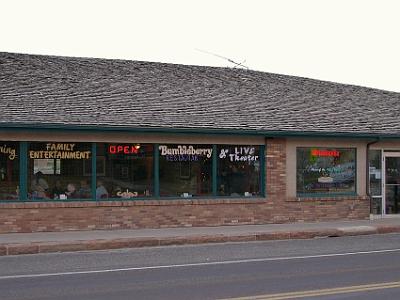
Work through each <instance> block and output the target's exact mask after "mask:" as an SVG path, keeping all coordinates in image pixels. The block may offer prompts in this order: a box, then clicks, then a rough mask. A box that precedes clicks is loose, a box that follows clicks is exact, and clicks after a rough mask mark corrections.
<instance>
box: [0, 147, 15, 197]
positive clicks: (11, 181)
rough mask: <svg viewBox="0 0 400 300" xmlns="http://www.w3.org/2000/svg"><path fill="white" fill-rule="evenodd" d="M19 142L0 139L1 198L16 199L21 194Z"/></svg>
mask: <svg viewBox="0 0 400 300" xmlns="http://www.w3.org/2000/svg"><path fill="white" fill-rule="evenodd" d="M18 152H19V143H17V142H3V141H0V200H16V199H18V196H19V195H18V194H19V157H18Z"/></svg>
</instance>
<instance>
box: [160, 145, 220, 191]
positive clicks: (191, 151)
mask: <svg viewBox="0 0 400 300" xmlns="http://www.w3.org/2000/svg"><path fill="white" fill-rule="evenodd" d="M159 151H160V195H161V196H179V197H192V196H200V195H201V196H204V195H212V179H211V178H212V177H211V170H212V151H213V147H212V146H211V145H160V146H159Z"/></svg>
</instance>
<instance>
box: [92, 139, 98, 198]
mask: <svg viewBox="0 0 400 300" xmlns="http://www.w3.org/2000/svg"><path fill="white" fill-rule="evenodd" d="M91 163H92V184H91V187H92V199H91V200H94V201H95V200H97V199H96V189H97V143H92V162H91Z"/></svg>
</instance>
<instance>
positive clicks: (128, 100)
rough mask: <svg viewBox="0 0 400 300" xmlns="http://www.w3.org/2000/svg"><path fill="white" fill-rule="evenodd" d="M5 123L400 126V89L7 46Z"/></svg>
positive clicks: (322, 129)
mask: <svg viewBox="0 0 400 300" xmlns="http://www.w3.org/2000/svg"><path fill="white" fill-rule="evenodd" d="M0 112H1V113H0V128H1V127H6V126H7V127H44V128H46V127H61V128H68V127H70V128H71V127H74V128H104V129H106V128H119V129H121V130H123V129H129V130H155V131H157V130H163V131H164V130H167V131H168V130H174V131H179V130H181V131H185V130H191V131H197V130H199V131H202V132H219V131H221V132H222V131H224V132H232V133H235V132H238V133H239V132H245V133H249V134H265V135H268V134H269V133H270V134H272V133H284V134H296V133H311V134H312V133H317V134H332V133H335V134H351V135H362V134H366V135H396V136H400V118H399V116H400V94H399V93H393V92H387V91H382V90H377V89H371V88H365V87H359V86H353V85H345V84H338V83H332V82H324V81H319V80H314V79H307V78H300V77H293V76H286V75H278V74H271V73H264V72H258V71H249V70H243V69H230V68H215V67H203V66H187V65H177V64H165V63H152V62H142V61H128V60H109V59H96V58H73V57H57V56H42V55H27V54H15V53H1V52H0Z"/></svg>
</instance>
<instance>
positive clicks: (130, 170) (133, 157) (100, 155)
mask: <svg viewBox="0 0 400 300" xmlns="http://www.w3.org/2000/svg"><path fill="white" fill-rule="evenodd" d="M96 173H97V188H96V198H97V199H104V198H121V199H134V198H136V197H149V196H152V195H153V178H154V176H153V145H151V144H114V143H113V144H98V145H97V168H96Z"/></svg>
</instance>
